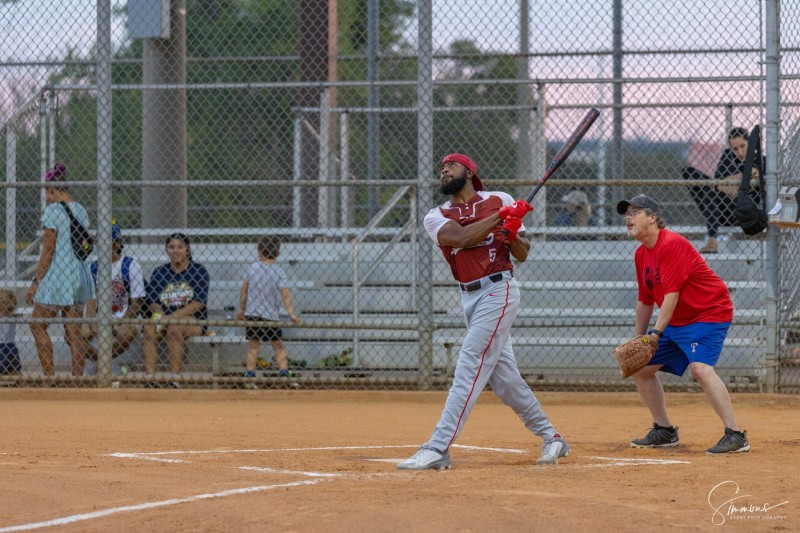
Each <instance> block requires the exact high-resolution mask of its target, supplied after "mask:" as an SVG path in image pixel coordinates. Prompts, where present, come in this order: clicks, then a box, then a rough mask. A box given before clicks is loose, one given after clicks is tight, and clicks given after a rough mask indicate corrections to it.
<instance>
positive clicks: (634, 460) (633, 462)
mask: <svg viewBox="0 0 800 533" xmlns="http://www.w3.org/2000/svg"><path fill="white" fill-rule="evenodd" d="M589 459H598V460H600V461H609V462H608V463H595V464H590V465H587V466H588V467H589V468H608V467H610V466H644V465H688V464H691V463H690V462H689V461H680V460H678V459H652V458H638V457H598V456H595V457H589Z"/></svg>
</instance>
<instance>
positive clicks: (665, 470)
mask: <svg viewBox="0 0 800 533" xmlns="http://www.w3.org/2000/svg"><path fill="white" fill-rule="evenodd" d="M538 396H539V399H540V400H541V401H542V404H543V405H544V407H545V410H546V411H547V413H548V414H549V415H550V417H551V419H552V420H553V421H554V423H555V424H556V427H557V428H558V429H559V430H560V431H561V432H562V433H563V434H564V435H565V436H566V437H567V439H568V440H569V442H570V443H571V445H572V447H573V453H572V455H570V456H569V457H567V458H565V459H562V460H561V462H560V463H559V465H558V466H546V467H541V466H538V467H537V466H535V464H534V461H535V459H536V458H537V457H538V454H539V448H540V445H541V442H539V441H538V439H535V438H533V437H532V436H531V435H530V434H529V433H527V431H526V430H525V429H524V428H523V426H522V424H521V423H520V422H519V420H518V419H517V418H516V416H515V415H514V414H513V412H511V410H510V409H508V408H507V407H505V406H504V405H502V404H501V403H500V402H499V401H498V400H497V399H496V397H495V396H494V395H493V394H492V393H491V392H487V393H484V394H483V395H482V397H481V399H480V400H479V403H478V405H477V406H476V407H475V409H474V411H473V413H472V416H471V418H470V420H469V422H468V424H467V426H466V429H465V430H464V432H463V433H462V435H461V436H460V438H459V439H458V441H457V444H458V446H454V447H453V448H452V449H451V456H452V458H453V469H452V470H449V471H441V472H398V471H396V470H395V464H396V462H397V461H398V460H400V459H403V458H405V457H407V456H409V455H411V454H412V453H413V452H414V450H415V448H416V446H417V445H418V444H420V443H422V442H424V441H425V440H426V439H427V438H428V437H429V436H430V432H431V430H432V429H433V425H434V424H435V422H436V420H437V418H438V416H439V414H440V412H441V409H442V406H443V402H444V398H445V393H442V392H436V393H407V392H404V393H397V392H391V393H382V392H334V391H313V392H306V391H199V390H198V391H190V390H180V391H168V390H155V391H148V390H136V389H118V390H102V391H91V390H90V391H87V390H46V389H13V390H12V389H6V390H0V406H1V407H0V413H1V414H0V494H1V495H2V496H0V532H5V531H21V530H23V529H24V530H31V529H32V530H39V529H42V528H44V529H48V530H54V531H278V530H280V531H323V530H324V531H326V532H328V533H329V532H336V531H431V532H433V531H465V532H469V531H504V532H507V531H540V530H541V531H544V530H549V531H641V530H645V529H653V530H667V529H670V530H672V529H684V530H704V529H707V530H715V531H720V530H724V529H732V530H737V531H773V530H776V531H800V467H798V466H797V461H798V459H797V455H798V452H800V414H799V413H800V397H798V396H773V395H755V394H753V395H747V394H738V395H734V397H733V400H734V406H735V408H736V412H737V417H738V419H739V422H740V424H741V425H742V427H744V428H746V429H747V430H748V432H749V434H748V436H749V438H750V443H751V446H752V451H750V452H749V453H745V454H736V455H732V456H724V457H711V456H708V455H706V454H705V453H704V450H705V448H707V447H708V446H710V445H712V444H714V443H715V442H716V441H717V440H718V439H719V437H720V436H721V434H722V428H721V426H720V423H719V422H718V419H717V418H716V416H715V415H714V414H713V412H712V410H711V408H710V406H708V404H707V403H706V401H705V398H704V396H703V395H701V394H668V396H667V400H668V405H669V407H670V409H671V414H672V420H673V423H674V424H676V425H678V426H680V437H681V445H680V446H679V447H677V448H672V449H668V450H633V449H631V448H630V447H629V446H628V441H629V440H630V439H631V438H632V437H639V436H642V435H643V434H644V433H645V432H646V430H647V427H648V425H649V424H650V419H649V417H648V415H647V413H646V410H645V408H644V407H643V406H642V405H641V403H640V402H639V399H638V397H637V396H636V395H635V394H630V393H606V394H600V393H598V394H594V393H591V394H590V393H583V394H581V393H542V394H539V395H538ZM720 528H723V529H720Z"/></svg>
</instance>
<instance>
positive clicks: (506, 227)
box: [503, 217, 522, 241]
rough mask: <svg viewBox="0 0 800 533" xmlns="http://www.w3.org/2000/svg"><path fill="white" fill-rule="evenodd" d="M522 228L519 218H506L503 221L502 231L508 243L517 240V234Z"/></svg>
mask: <svg viewBox="0 0 800 533" xmlns="http://www.w3.org/2000/svg"><path fill="white" fill-rule="evenodd" d="M521 227H522V219H521V218H519V217H508V218H506V219H505V220H504V221H503V231H505V232H506V234H507V235H508V240H509V241H516V240H517V232H518V231H519V228H521Z"/></svg>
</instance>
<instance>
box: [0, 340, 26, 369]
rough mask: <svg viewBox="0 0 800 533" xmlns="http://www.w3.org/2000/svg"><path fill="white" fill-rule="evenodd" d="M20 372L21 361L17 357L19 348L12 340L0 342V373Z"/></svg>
mask: <svg viewBox="0 0 800 533" xmlns="http://www.w3.org/2000/svg"><path fill="white" fill-rule="evenodd" d="M20 372H22V363H21V361H20V359H19V350H18V349H17V345H16V344H14V343H13V342H8V343H6V342H2V343H0V375H8V374H19V373H20Z"/></svg>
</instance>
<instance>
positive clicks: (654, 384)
mask: <svg viewBox="0 0 800 533" xmlns="http://www.w3.org/2000/svg"><path fill="white" fill-rule="evenodd" d="M617 212H618V213H619V214H621V215H625V224H626V227H627V229H628V235H630V236H631V237H633V238H634V239H636V240H638V241H639V242H641V243H642V245H641V246H639V248H638V249H637V250H636V256H635V258H634V261H635V263H636V279H637V282H638V285H639V301H638V303H637V304H636V324H635V328H636V331H635V334H636V335H644V334H645V333H646V330H647V327H648V325H649V324H650V320H651V318H652V316H653V306H654V305H658V307H659V313H658V317H657V318H656V323H655V327H654V328H653V329H652V330H651V331H650V333H649V335H648V336H649V338H650V339H651V342H654V343H656V345H657V346H658V349H657V350H656V352H655V354H653V358H652V359H651V360H650V362H649V363H648V365H647V366H646V367H644V368H643V369H642V370H640V371H639V372H637V373H636V374H634V375H633V379H634V380H635V381H636V388H637V389H638V390H639V394H640V395H641V397H642V400H644V403H645V405H647V408H648V409H649V410H650V413H651V414H652V416H653V429H651V430H650V432H649V433H648V434H647V435H645V437H643V438H641V439H634V440H633V441H631V446H632V447H634V448H664V447H672V446H677V445H678V442H679V441H678V428H676V427H673V426H672V424H671V423H670V420H669V416H668V415H667V406H666V401H665V399H664V388H663V386H662V385H661V381H660V380H659V379H658V377H657V376H656V373H657V372H658V371H659V370H661V371H662V372H669V373H670V374H675V375H678V376H682V375H683V374H684V373H685V372H686V369H687V368H689V369H690V370H691V372H692V377H693V378H694V379H695V381H697V383H699V384H700V386H701V387H703V390H704V391H705V393H706V396H707V397H708V400H709V402H710V403H711V406H712V407H713V408H714V411H716V413H717V415H718V416H719V417H720V418H721V419H722V422H723V424H724V425H725V434H724V435H723V436H722V439H720V441H719V442H718V443H717V444H716V445H715V446H712V447H711V448H709V449H707V450H706V452H707V453H709V454H712V455H716V454H721V453H735V452H746V451H748V450H749V449H750V444H749V443H748V441H747V433H746V432H745V431H740V430H739V426H738V425H737V424H736V417H735V416H734V414H733V405H732V404H731V398H730V395H729V394H728V389H727V388H726V387H725V384H724V383H723V382H722V380H721V379H720V377H719V375H717V373H716V371H715V370H714V365H716V364H717V360H719V356H720V354H721V353H722V345H723V343H724V341H725V337H726V336H727V334H728V329H729V328H730V326H731V321H732V320H733V302H732V301H731V297H730V294H729V293H728V287H727V286H726V285H725V282H724V281H722V279H720V277H719V276H717V275H716V274H715V273H714V271H712V270H711V268H709V266H708V264H707V263H706V261H705V259H703V257H702V256H701V255H700V253H699V252H698V251H697V250H695V248H694V246H692V244H691V243H690V242H689V241H688V240H686V239H685V238H684V237H683V236H681V235H679V234H677V233H675V232H673V231H670V230H668V229H666V226H665V223H664V220H663V218H662V216H661V213H660V209H659V206H658V203H656V201H655V200H653V199H652V198H650V197H647V196H644V195H639V196H635V197H633V198H631V199H630V200H623V201H621V202H620V203H619V204H618V205H617Z"/></svg>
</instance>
